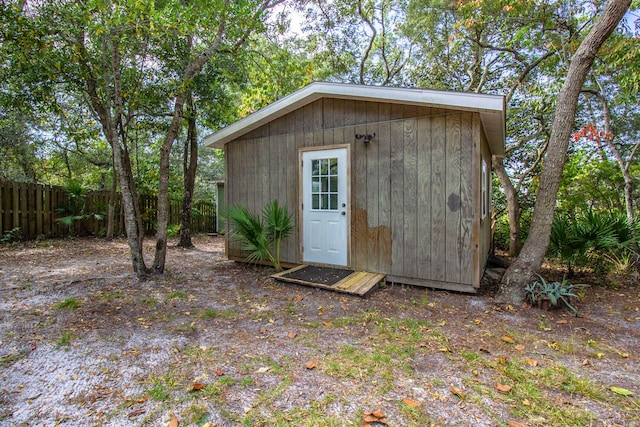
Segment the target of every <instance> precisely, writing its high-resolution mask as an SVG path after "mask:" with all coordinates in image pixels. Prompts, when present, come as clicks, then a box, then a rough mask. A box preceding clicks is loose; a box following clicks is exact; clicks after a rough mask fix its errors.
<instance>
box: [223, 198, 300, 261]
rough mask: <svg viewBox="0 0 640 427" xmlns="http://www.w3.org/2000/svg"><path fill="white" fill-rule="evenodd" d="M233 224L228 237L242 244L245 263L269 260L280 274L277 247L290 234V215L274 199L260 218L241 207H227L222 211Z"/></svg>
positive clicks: (291, 215)
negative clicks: (244, 252) (245, 257)
mask: <svg viewBox="0 0 640 427" xmlns="http://www.w3.org/2000/svg"><path fill="white" fill-rule="evenodd" d="M223 216H224V217H225V218H227V219H228V220H229V221H230V222H231V225H232V229H231V234H230V237H231V239H232V240H234V241H237V242H239V243H240V244H241V247H240V249H242V250H243V251H246V252H247V253H248V255H247V260H248V261H252V262H255V261H269V262H270V263H271V264H272V265H273V267H274V268H275V269H276V271H281V270H282V267H281V266H280V247H281V245H282V241H283V240H284V239H286V238H287V237H288V236H289V235H290V234H291V232H292V231H293V228H294V225H293V214H291V213H289V210H288V209H287V207H286V206H280V204H279V203H278V201H277V200H274V201H272V202H270V203H268V204H267V205H266V206H265V207H264V208H263V210H262V218H260V217H259V216H258V215H255V214H253V213H251V212H250V211H249V210H248V209H247V208H246V207H244V206H229V207H227V208H226V210H225V212H223Z"/></svg>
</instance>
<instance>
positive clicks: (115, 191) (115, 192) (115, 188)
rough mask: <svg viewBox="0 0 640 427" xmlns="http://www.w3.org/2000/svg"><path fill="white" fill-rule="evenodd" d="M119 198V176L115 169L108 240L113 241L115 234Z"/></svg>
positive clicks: (109, 210) (110, 202)
mask: <svg viewBox="0 0 640 427" xmlns="http://www.w3.org/2000/svg"><path fill="white" fill-rule="evenodd" d="M117 196H118V176H117V175H116V170H115V168H114V169H113V179H112V180H111V191H110V192H109V207H108V210H107V234H106V236H105V237H106V239H107V240H112V239H113V233H114V226H115V224H114V222H115V217H116V197H117Z"/></svg>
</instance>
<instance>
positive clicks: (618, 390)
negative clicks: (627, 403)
mask: <svg viewBox="0 0 640 427" xmlns="http://www.w3.org/2000/svg"><path fill="white" fill-rule="evenodd" d="M611 391H612V392H614V393H616V394H620V395H622V396H633V392H632V391H629V390H627V389H626V388H621V387H611Z"/></svg>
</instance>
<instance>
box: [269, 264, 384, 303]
mask: <svg viewBox="0 0 640 427" xmlns="http://www.w3.org/2000/svg"><path fill="white" fill-rule="evenodd" d="M384 276H385V275H384V274H377V273H367V272H365V271H353V270H345V269H341V268H332V267H318V266H313V265H300V266H298V267H295V268H292V269H291V270H287V271H283V272H281V273H276V274H274V275H272V276H271V277H273V278H274V279H276V280H278V281H281V282H288V283H296V284H298V285H305V286H312V287H315V288H322V289H329V290H332V291H336V292H342V293H347V294H352V295H360V296H365V295H366V294H367V293H368V292H369V291H371V290H372V289H373V288H374V287H375V286H376V285H377V284H378V283H380V282H381V281H382V280H383V279H384Z"/></svg>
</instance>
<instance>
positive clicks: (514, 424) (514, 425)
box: [507, 421, 529, 427]
mask: <svg viewBox="0 0 640 427" xmlns="http://www.w3.org/2000/svg"><path fill="white" fill-rule="evenodd" d="M507 425H508V426H509V427H529V426H527V425H526V424H522V423H519V422H518V421H507Z"/></svg>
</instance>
